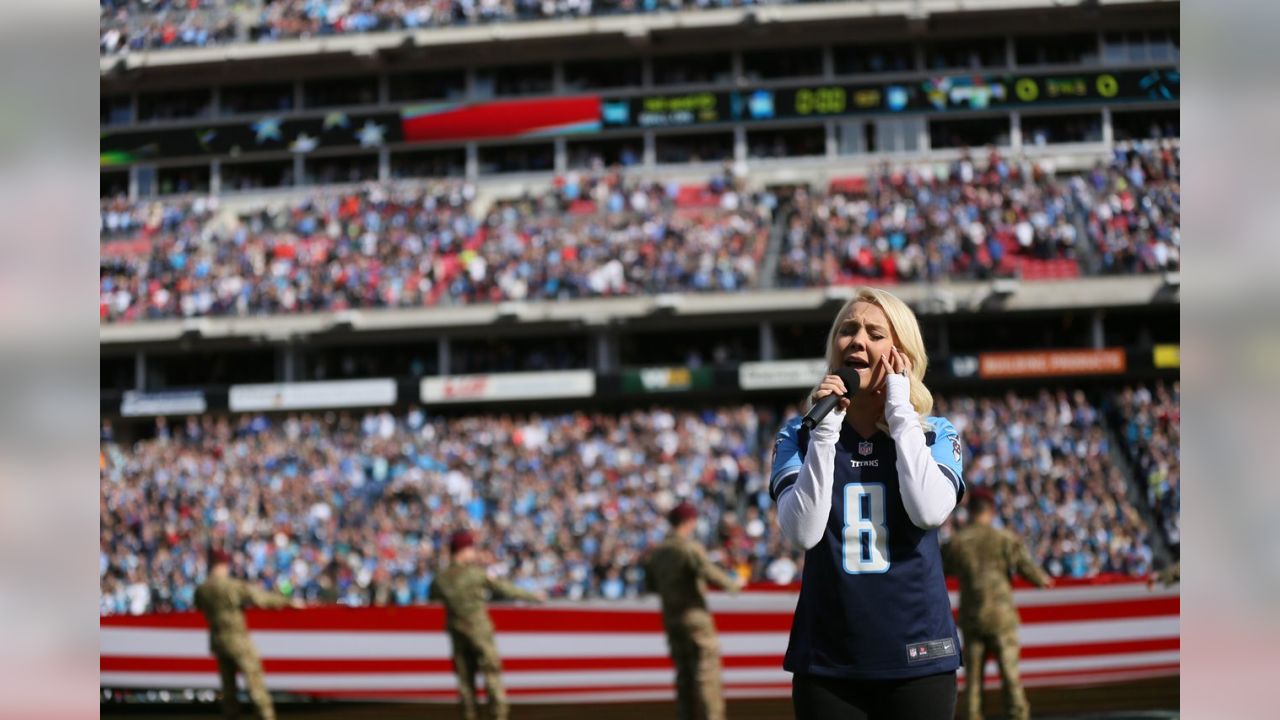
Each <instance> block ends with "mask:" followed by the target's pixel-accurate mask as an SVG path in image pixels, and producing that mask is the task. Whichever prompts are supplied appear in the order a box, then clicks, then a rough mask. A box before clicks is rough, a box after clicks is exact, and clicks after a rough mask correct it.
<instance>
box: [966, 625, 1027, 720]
mask: <svg viewBox="0 0 1280 720" xmlns="http://www.w3.org/2000/svg"><path fill="white" fill-rule="evenodd" d="M961 631H962V632H963V633H964V670H965V683H964V700H965V703H964V704H965V708H966V712H967V713H968V714H967V715H966V717H967V718H968V719H969V720H981V718H982V675H983V666H984V665H985V664H986V659H987V656H988V655H995V657H996V664H997V665H999V667H1000V679H1001V685H1002V687H1003V689H1004V707H1005V713H1006V714H1007V716H1008V718H1009V720H1027V719H1028V718H1030V717H1031V707H1030V706H1029V705H1028V704H1027V695H1026V693H1024V692H1023V691H1022V676H1021V675H1020V674H1019V671H1018V652H1019V647H1018V628H1017V627H1013V628H1010V629H1005V630H1001V631H999V632H994V633H990V632H983V631H981V630H979V629H977V628H961Z"/></svg>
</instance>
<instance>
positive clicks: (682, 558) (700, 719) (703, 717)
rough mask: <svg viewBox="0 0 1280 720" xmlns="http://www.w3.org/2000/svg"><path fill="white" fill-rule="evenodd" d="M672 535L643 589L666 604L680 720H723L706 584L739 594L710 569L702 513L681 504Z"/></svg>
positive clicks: (651, 560) (653, 556) (650, 565)
mask: <svg viewBox="0 0 1280 720" xmlns="http://www.w3.org/2000/svg"><path fill="white" fill-rule="evenodd" d="M669 519H670V521H671V525H672V532H671V534H670V535H668V536H667V539H666V540H664V541H662V543H661V544H660V545H658V546H657V547H655V548H654V549H653V550H652V551H651V552H650V553H649V557H648V559H647V560H646V562H645V572H644V582H645V589H646V590H648V591H649V592H656V593H658V595H659V596H660V597H661V598H662V624H663V627H664V628H665V629H666V631H667V644H668V645H669V646H670V648H671V661H672V663H673V664H674V665H675V666H676V711H677V714H678V716H679V717H680V720H695V719H696V720H723V718H724V697H723V695H722V694H721V692H720V641H719V639H717V638H716V626H715V623H713V622H712V620H711V613H710V612H708V611H707V600H706V597H705V596H704V593H705V592H706V585H707V583H711V584H712V585H716V586H719V587H722V588H725V589H726V590H729V591H730V592H737V591H738V589H739V587H740V583H739V582H738V580H737V579H736V578H734V577H733V576H731V575H729V574H728V573H726V572H724V571H723V570H721V569H720V568H718V567H716V566H715V565H713V564H711V560H710V559H709V558H708V557H707V552H706V550H704V549H703V548H702V546H701V545H699V544H698V542H697V541H696V540H694V539H693V532H694V529H695V528H696V527H697V525H698V513H697V511H696V510H695V509H694V507H693V506H692V505H689V504H688V503H681V504H680V505H677V506H676V507H675V508H674V509H673V510H672V511H671V513H670V516H669Z"/></svg>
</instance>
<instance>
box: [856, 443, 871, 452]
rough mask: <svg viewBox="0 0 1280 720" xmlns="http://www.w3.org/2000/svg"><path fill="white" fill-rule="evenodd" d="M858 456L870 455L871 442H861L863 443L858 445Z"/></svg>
mask: <svg viewBox="0 0 1280 720" xmlns="http://www.w3.org/2000/svg"><path fill="white" fill-rule="evenodd" d="M858 454H859V455H870V454H871V442H870V441H863V442H860V443H858Z"/></svg>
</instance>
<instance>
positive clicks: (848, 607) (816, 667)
mask: <svg viewBox="0 0 1280 720" xmlns="http://www.w3.org/2000/svg"><path fill="white" fill-rule="evenodd" d="M928 423H929V425H930V426H931V427H932V428H933V432H928V433H926V434H925V439H926V442H927V443H928V444H929V446H930V449H931V451H932V454H933V457H934V459H935V460H936V461H937V462H938V465H939V466H940V467H941V469H942V473H943V475H945V476H946V477H947V478H948V479H950V480H951V482H952V483H953V484H954V485H955V488H956V497H957V501H958V498H959V497H960V496H962V495H963V494H964V480H963V478H962V474H961V463H960V458H961V453H960V440H959V437H958V436H957V434H956V430H955V428H954V427H952V425H951V423H950V422H948V421H947V420H945V419H944V418H939V417H931V418H928ZM808 449H809V432H808V431H807V430H803V429H802V428H801V426H800V418H794V419H792V420H790V421H788V422H787V423H786V424H785V425H783V427H782V429H781V430H780V431H779V432H778V439H777V442H776V444H775V445H774V456H773V471H772V473H771V474H770V481H769V494H770V495H771V496H772V497H773V499H774V501H775V502H776V501H777V499H778V496H779V495H780V494H781V493H782V491H783V490H785V489H787V488H788V487H790V486H791V485H793V484H795V482H796V478H797V477H798V476H799V474H800V468H801V466H802V465H803V464H804V454H805V452H806V451H807V450H808ZM896 465H897V453H896V449H895V447H894V442H893V439H892V438H891V437H889V435H888V434H887V433H884V432H877V433H876V434H875V435H873V436H872V437H870V438H863V437H861V436H860V435H858V433H857V432H855V431H854V430H853V428H851V427H849V426H848V425H844V426H843V429H842V430H841V433H840V439H839V441H838V442H837V443H836V458H835V481H834V484H833V487H832V494H831V495H832V497H831V515H830V517H829V518H828V519H827V527H826V530H825V531H824V533H823V536H822V539H821V540H820V541H819V542H818V544H817V545H815V546H813V547H812V548H810V549H809V551H808V552H807V553H805V558H804V573H803V577H802V578H801V582H800V600H799V602H798V603H797V604H796V614H795V618H794V620H793V621H792V624H791V642H790V644H789V645H788V647H787V656H786V660H785V661H784V662H783V667H784V668H786V669H787V670H788V671H790V672H793V673H804V674H812V675H822V676H827V677H836V678H850V679H859V680H895V679H902V678H912V677H920V676H924V675H932V674H934V673H941V672H948V671H953V670H955V669H956V668H958V667H959V666H960V664H961V663H960V642H959V639H958V636H957V635H956V627H955V623H954V622H953V621H952V619H951V604H950V602H948V600H947V587H946V581H945V580H944V579H943V574H942V556H941V552H940V551H939V549H938V531H937V530H921V529H920V528H918V527H916V526H915V525H914V524H913V523H912V522H911V519H910V518H909V517H908V516H907V511H906V509H905V508H904V507H903V504H902V494H901V492H900V490H899V487H898V472H897V467H896Z"/></svg>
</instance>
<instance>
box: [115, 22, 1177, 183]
mask: <svg viewBox="0 0 1280 720" xmlns="http://www.w3.org/2000/svg"><path fill="white" fill-rule="evenodd" d="M1177 10H1178V4H1177V3H1174V2H1143V3H1132V2H1126V3H1108V2H1103V3H1091V4H1089V5H1088V6H1068V7H1059V6H1057V4H1056V3H1048V2H1029V1H1025V0H1024V1H1021V2H1019V1H1016V0H1006V1H1001V2H997V1H995V0H992V1H991V2H978V3H974V2H967V3H959V2H954V1H953V0H952V1H943V0H939V1H937V2H925V1H921V2H830V3H815V4H797V5H785V6H776V7H775V6H769V7H762V8H729V9H723V10H706V11H704V12H690V13H659V14H651V15H642V16H635V17H632V16H626V17H613V16H608V17H598V18H597V17H592V18H589V19H583V20H563V21H555V22H530V23H511V24H502V23H495V24H489V25H482V26H471V27H463V28H439V29H433V30H418V31H401V32H383V33H370V34H362V35H358V36H351V37H347V36H326V37H319V38H312V39H307V40H281V41H278V42H274V43H267V44H262V43H254V44H238V45H230V46H226V47H213V48H203V49H199V48H198V49H192V50H166V51H163V52H160V51H157V52H142V53H130V54H129V55H128V56H127V57H121V58H106V59H104V60H103V64H102V81H101V88H102V104H101V121H102V125H103V128H104V132H103V137H102V140H101V164H102V168H103V173H102V181H103V182H102V186H103V193H104V194H105V195H109V196H115V195H119V194H125V193H127V194H130V195H131V196H134V197H139V196H141V197H147V196H151V195H157V194H168V193H176V192H193V193H215V194H224V193H228V192H233V191H249V192H253V193H259V192H262V191H264V190H266V189H270V188H290V187H298V186H305V185H312V184H327V183H331V182H336V181H362V180H372V179H378V180H383V181H386V180H391V179H396V178H420V177H442V176H466V177H468V178H471V179H476V178H485V177H511V176H512V175H513V174H514V175H522V174H524V175H528V174H530V173H532V174H533V175H534V176H540V177H550V174H551V173H553V172H564V171H567V170H571V169H575V168H588V167H590V166H592V165H593V164H606V165H610V164H618V165H622V166H627V167H632V168H642V169H654V168H659V167H661V168H680V167H687V166H689V164H691V163H694V164H696V163H700V162H701V163H706V162H714V163H719V162H722V161H725V160H732V161H737V162H741V163H749V164H751V165H752V167H753V169H755V167H757V166H769V165H771V164H774V165H776V164H779V163H787V164H791V163H796V162H799V161H800V159H804V162H805V163H807V164H819V165H821V164H824V163H825V164H827V165H832V164H842V163H847V162H850V161H856V160H857V159H858V158H866V157H870V156H874V155H883V154H910V153H921V152H929V151H933V150H937V149H940V148H954V147H962V146H981V145H986V144H993V145H997V146H1003V147H1008V148H1011V149H1015V150H1017V149H1023V148H1034V147H1038V146H1041V145H1044V146H1051V147H1062V146H1079V145H1081V144H1083V145H1084V146H1090V147H1097V148H1105V147H1106V146H1107V145H1108V144H1109V143H1110V142H1112V141H1116V140H1124V139H1128V138H1140V137H1151V136H1153V135H1155V136H1168V135H1173V134H1177V132H1178V120H1177V117H1178V116H1177V103H1178V97H1179V88H1180V77H1179V75H1178V72H1177V62H1178V31H1177V27H1178V16H1177Z"/></svg>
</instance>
